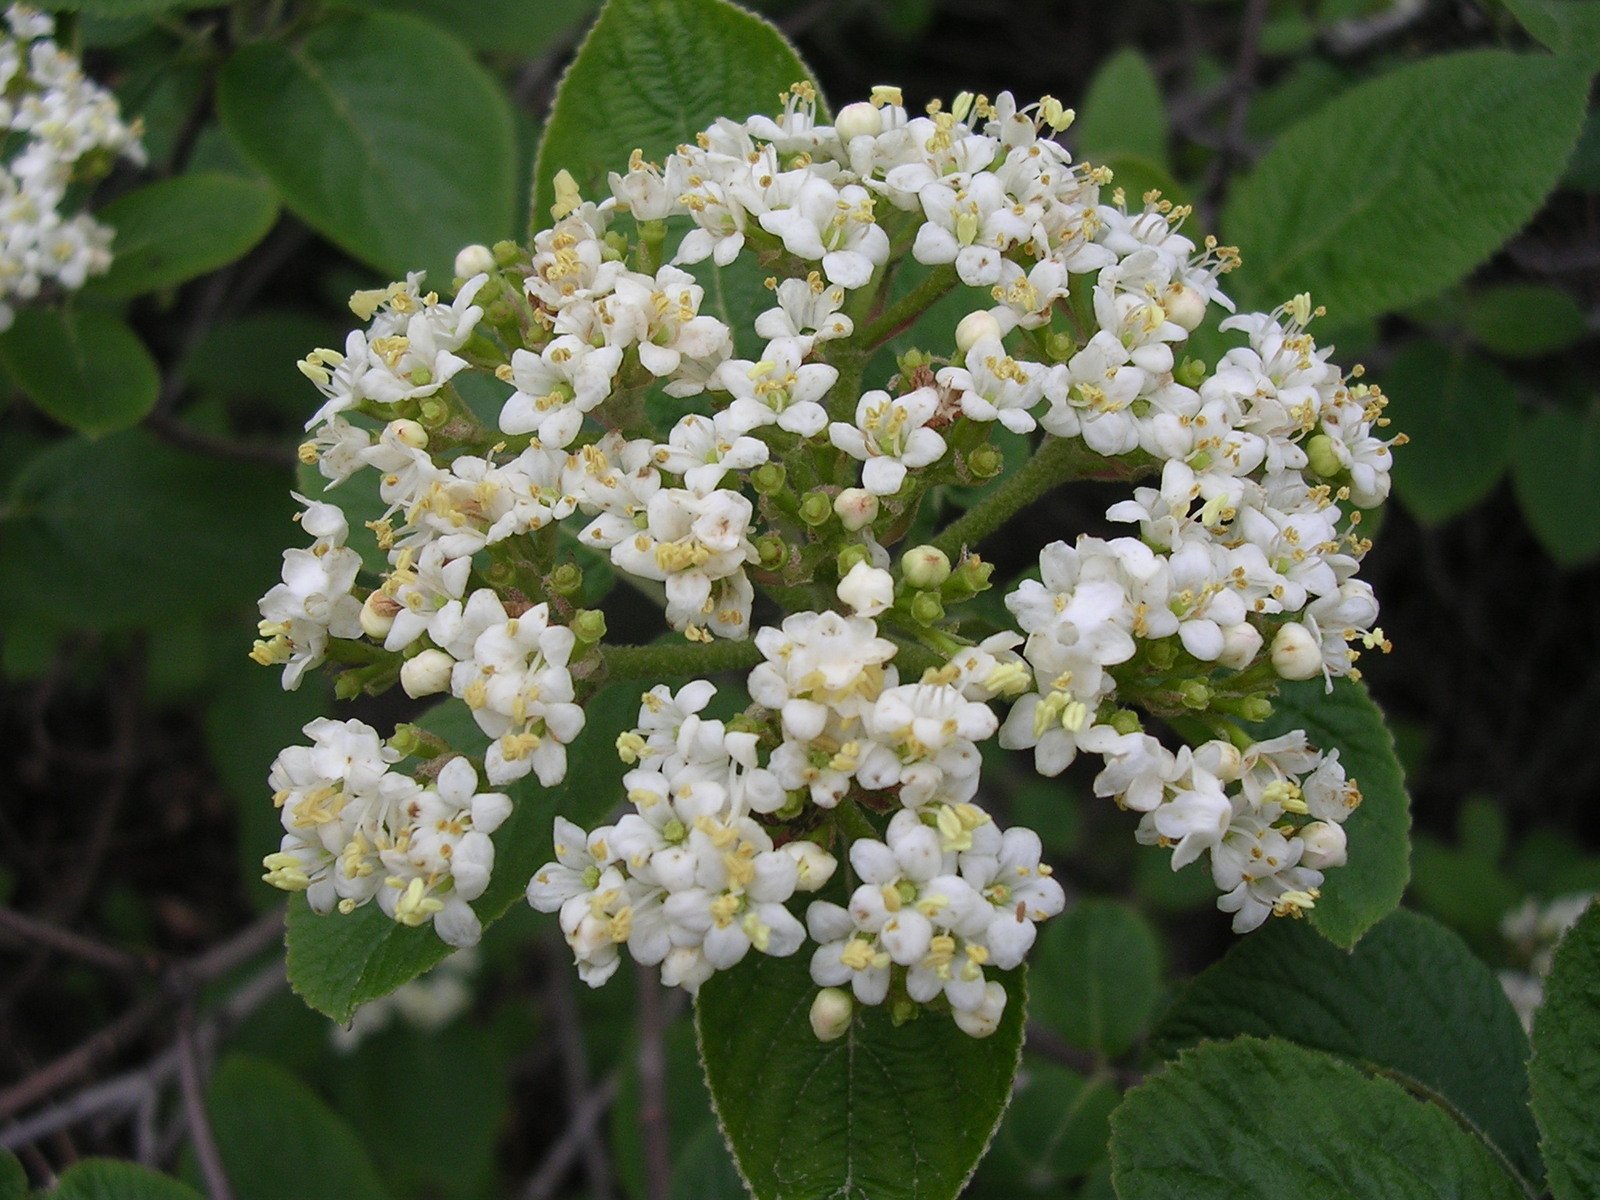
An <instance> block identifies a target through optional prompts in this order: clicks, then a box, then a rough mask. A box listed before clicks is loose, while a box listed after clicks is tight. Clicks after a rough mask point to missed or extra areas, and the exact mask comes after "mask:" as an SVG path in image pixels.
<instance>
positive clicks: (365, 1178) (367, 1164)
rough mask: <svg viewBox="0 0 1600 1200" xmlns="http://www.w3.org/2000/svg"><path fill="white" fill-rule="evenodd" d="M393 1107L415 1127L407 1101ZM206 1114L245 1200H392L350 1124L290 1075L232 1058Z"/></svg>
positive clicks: (214, 1084) (221, 1070)
mask: <svg viewBox="0 0 1600 1200" xmlns="http://www.w3.org/2000/svg"><path fill="white" fill-rule="evenodd" d="M412 1078H413V1079H414V1078H415V1076H413V1077H412ZM414 1101H415V1098H414V1097H413V1098H411V1102H412V1103H414ZM392 1102H393V1103H396V1104H398V1105H400V1106H401V1107H404V1108H408V1109H409V1111H410V1112H411V1115H412V1118H413V1119H414V1120H415V1119H417V1117H418V1116H419V1115H420V1114H418V1113H417V1111H416V1110H415V1109H410V1108H409V1104H408V1102H407V1100H406V1099H404V1098H401V1097H395V1098H393V1100H392ZM206 1107H207V1108H208V1109H209V1110H210V1112H211V1125H212V1131H213V1132H214V1133H215V1134H216V1139H217V1149H218V1150H219V1151H220V1152H221V1155H222V1165H223V1167H224V1169H225V1170H226V1171H227V1173H228V1182H229V1183H230V1184H232V1186H233V1193H234V1195H235V1196H236V1197H238V1200H305V1197H306V1196H307V1195H308V1194H315V1192H316V1191H317V1190H318V1189H322V1188H333V1189H336V1191H337V1194H338V1196H339V1200H385V1198H386V1197H387V1196H388V1192H387V1191H386V1190H385V1188H384V1186H383V1184H382V1183H381V1182H380V1181H379V1179H378V1173H377V1172H376V1171H375V1170H373V1168H372V1162H371V1160H370V1159H368V1157H367V1153H366V1151H365V1150H364V1149H363V1148H362V1146H361V1143H360V1142H359V1141H357V1140H356V1135H355V1133H354V1132H353V1131H352V1130H351V1128H350V1126H349V1124H348V1123H347V1122H346V1121H345V1120H344V1118H343V1117H341V1116H339V1114H337V1113H336V1112H334V1111H333V1110H332V1109H331V1108H329V1107H328V1106H327V1105H326V1104H324V1103H323V1102H322V1100H321V1099H319V1098H318V1096H317V1095H316V1093H315V1092H313V1091H312V1090H311V1089H310V1088H309V1087H307V1086H306V1085H305V1084H304V1083H301V1082H300V1080H298V1079H296V1078H295V1077H294V1076H293V1075H291V1074H289V1072H287V1071H285V1070H284V1069H283V1068H282V1067H279V1066H275V1065H274V1064H272V1063H269V1062H267V1061H265V1060H263V1059H256V1058H249V1057H246V1056H245V1055H242V1054H233V1055H229V1056H228V1057H227V1058H225V1059H223V1060H222V1063H221V1065H220V1066H218V1068H217V1073H216V1075H214V1076H213V1077H212V1080H211V1088H210V1091H209V1093H208V1094H207V1097H206ZM423 1119H424V1120H426V1119H427V1118H426V1117H425V1116H424V1117H423Z"/></svg>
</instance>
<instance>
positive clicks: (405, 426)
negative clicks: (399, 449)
mask: <svg viewBox="0 0 1600 1200" xmlns="http://www.w3.org/2000/svg"><path fill="white" fill-rule="evenodd" d="M387 432H388V434H389V436H390V437H392V438H393V439H394V440H395V441H397V442H399V443H400V444H401V445H402V446H410V447H411V448H412V449H413V450H426V449H427V448H428V431H427V430H426V429H424V428H423V427H422V426H421V424H419V423H418V422H416V421H412V420H408V419H406V418H404V417H402V418H401V419H400V420H398V421H390V422H389V428H388V430H387Z"/></svg>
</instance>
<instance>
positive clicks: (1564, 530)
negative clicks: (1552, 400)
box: [1511, 409, 1600, 567]
mask: <svg viewBox="0 0 1600 1200" xmlns="http://www.w3.org/2000/svg"><path fill="white" fill-rule="evenodd" d="M1511 483H1512V486H1513V487H1515V489H1516V492H1517V500H1518V501H1519V502H1520V503H1521V504H1522V515H1523V516H1524V517H1526V518H1527V519H1528V524H1529V525H1530V526H1531V527H1532V528H1533V532H1534V536H1536V537H1537V538H1538V539H1539V542H1540V544H1541V545H1542V546H1544V548H1545V550H1547V551H1548V552H1549V554H1550V557H1551V558H1553V559H1555V560H1556V562H1558V563H1560V564H1561V565H1563V566H1567V567H1575V566H1578V565H1580V564H1582V563H1585V562H1588V561H1589V560H1590V559H1592V558H1593V557H1594V556H1595V555H1596V554H1600V409H1591V410H1590V412H1589V413H1588V414H1587V415H1584V416H1580V415H1578V414H1577V413H1575V412H1569V411H1567V410H1566V409H1554V410H1548V411H1545V412H1541V413H1536V414H1534V415H1533V416H1530V417H1528V418H1527V419H1526V420H1524V421H1523V422H1522V426H1521V428H1519V429H1518V430H1517V437H1516V443H1515V445H1514V446H1513V447H1512V450H1511Z"/></svg>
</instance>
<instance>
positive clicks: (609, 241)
mask: <svg viewBox="0 0 1600 1200" xmlns="http://www.w3.org/2000/svg"><path fill="white" fill-rule="evenodd" d="M605 246H606V249H605V257H606V258H607V259H610V260H612V261H615V260H617V259H620V258H621V257H622V256H623V255H625V254H627V253H628V239H627V238H625V237H623V236H622V234H620V233H618V232H617V231H616V230H615V229H611V230H607V231H606V236H605Z"/></svg>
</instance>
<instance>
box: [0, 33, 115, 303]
mask: <svg viewBox="0 0 1600 1200" xmlns="http://www.w3.org/2000/svg"><path fill="white" fill-rule="evenodd" d="M5 21H6V26H7V28H8V29H9V33H8V34H6V35H4V36H0V127H3V128H4V129H5V131H6V140H7V152H6V156H5V160H4V163H3V165H0V329H5V328H8V327H9V326H10V325H11V322H12V320H13V319H14V316H15V313H14V310H13V307H12V306H13V304H14V303H15V302H17V301H28V300H32V299H33V298H34V297H35V296H37V295H38V294H39V292H40V290H41V289H43V288H44V287H45V286H46V285H47V284H53V285H55V286H56V287H60V288H63V289H66V290H68V291H75V290H76V289H78V288H80V287H82V286H83V284H84V281H85V280H86V279H88V278H89V276H91V275H99V274H102V273H104V272H105V270H106V269H107V268H109V267H110V266H111V238H112V231H111V229H110V228H108V227H107V226H105V225H102V224H100V223H99V222H97V221H95V220H94V219H93V218H92V217H90V216H89V215H88V214H87V213H74V214H70V215H67V214H63V213H62V211H61V205H62V202H63V201H64V200H65V199H66V194H67V188H68V186H69V185H71V184H72V183H74V182H77V181H79V180H80V179H83V178H90V177H92V176H93V175H94V174H96V173H97V172H98V171H102V170H104V169H105V168H106V167H107V166H109V163H110V160H111V159H112V158H114V157H115V156H116V155H119V154H120V155H123V156H125V157H127V158H129V159H132V160H133V161H135V162H143V161H144V151H143V149H142V148H141V147H140V145H139V127H138V123H137V122H135V123H133V124H132V125H129V124H125V123H124V122H123V120H122V116H121V114H120V112H119V111H118V109H117V101H116V98H115V97H114V96H112V95H111V93H110V92H108V91H106V89H104V88H103V87H101V86H100V85H99V84H97V83H95V82H94V81H93V80H91V79H89V78H87V77H86V76H85V75H84V73H83V68H82V67H81V66H80V65H79V63H78V61H77V59H75V58H73V57H72V55H70V54H68V53H67V52H66V51H65V50H63V49H61V47H60V46H58V45H57V44H56V43H55V41H54V34H55V22H54V20H53V19H52V18H51V17H50V16H48V15H46V14H44V13H41V12H37V11H35V10H34V9H31V8H29V7H27V6H26V5H22V4H13V5H12V6H11V7H10V8H8V9H7V10H6V16H5ZM13 147H14V148H13Z"/></svg>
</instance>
